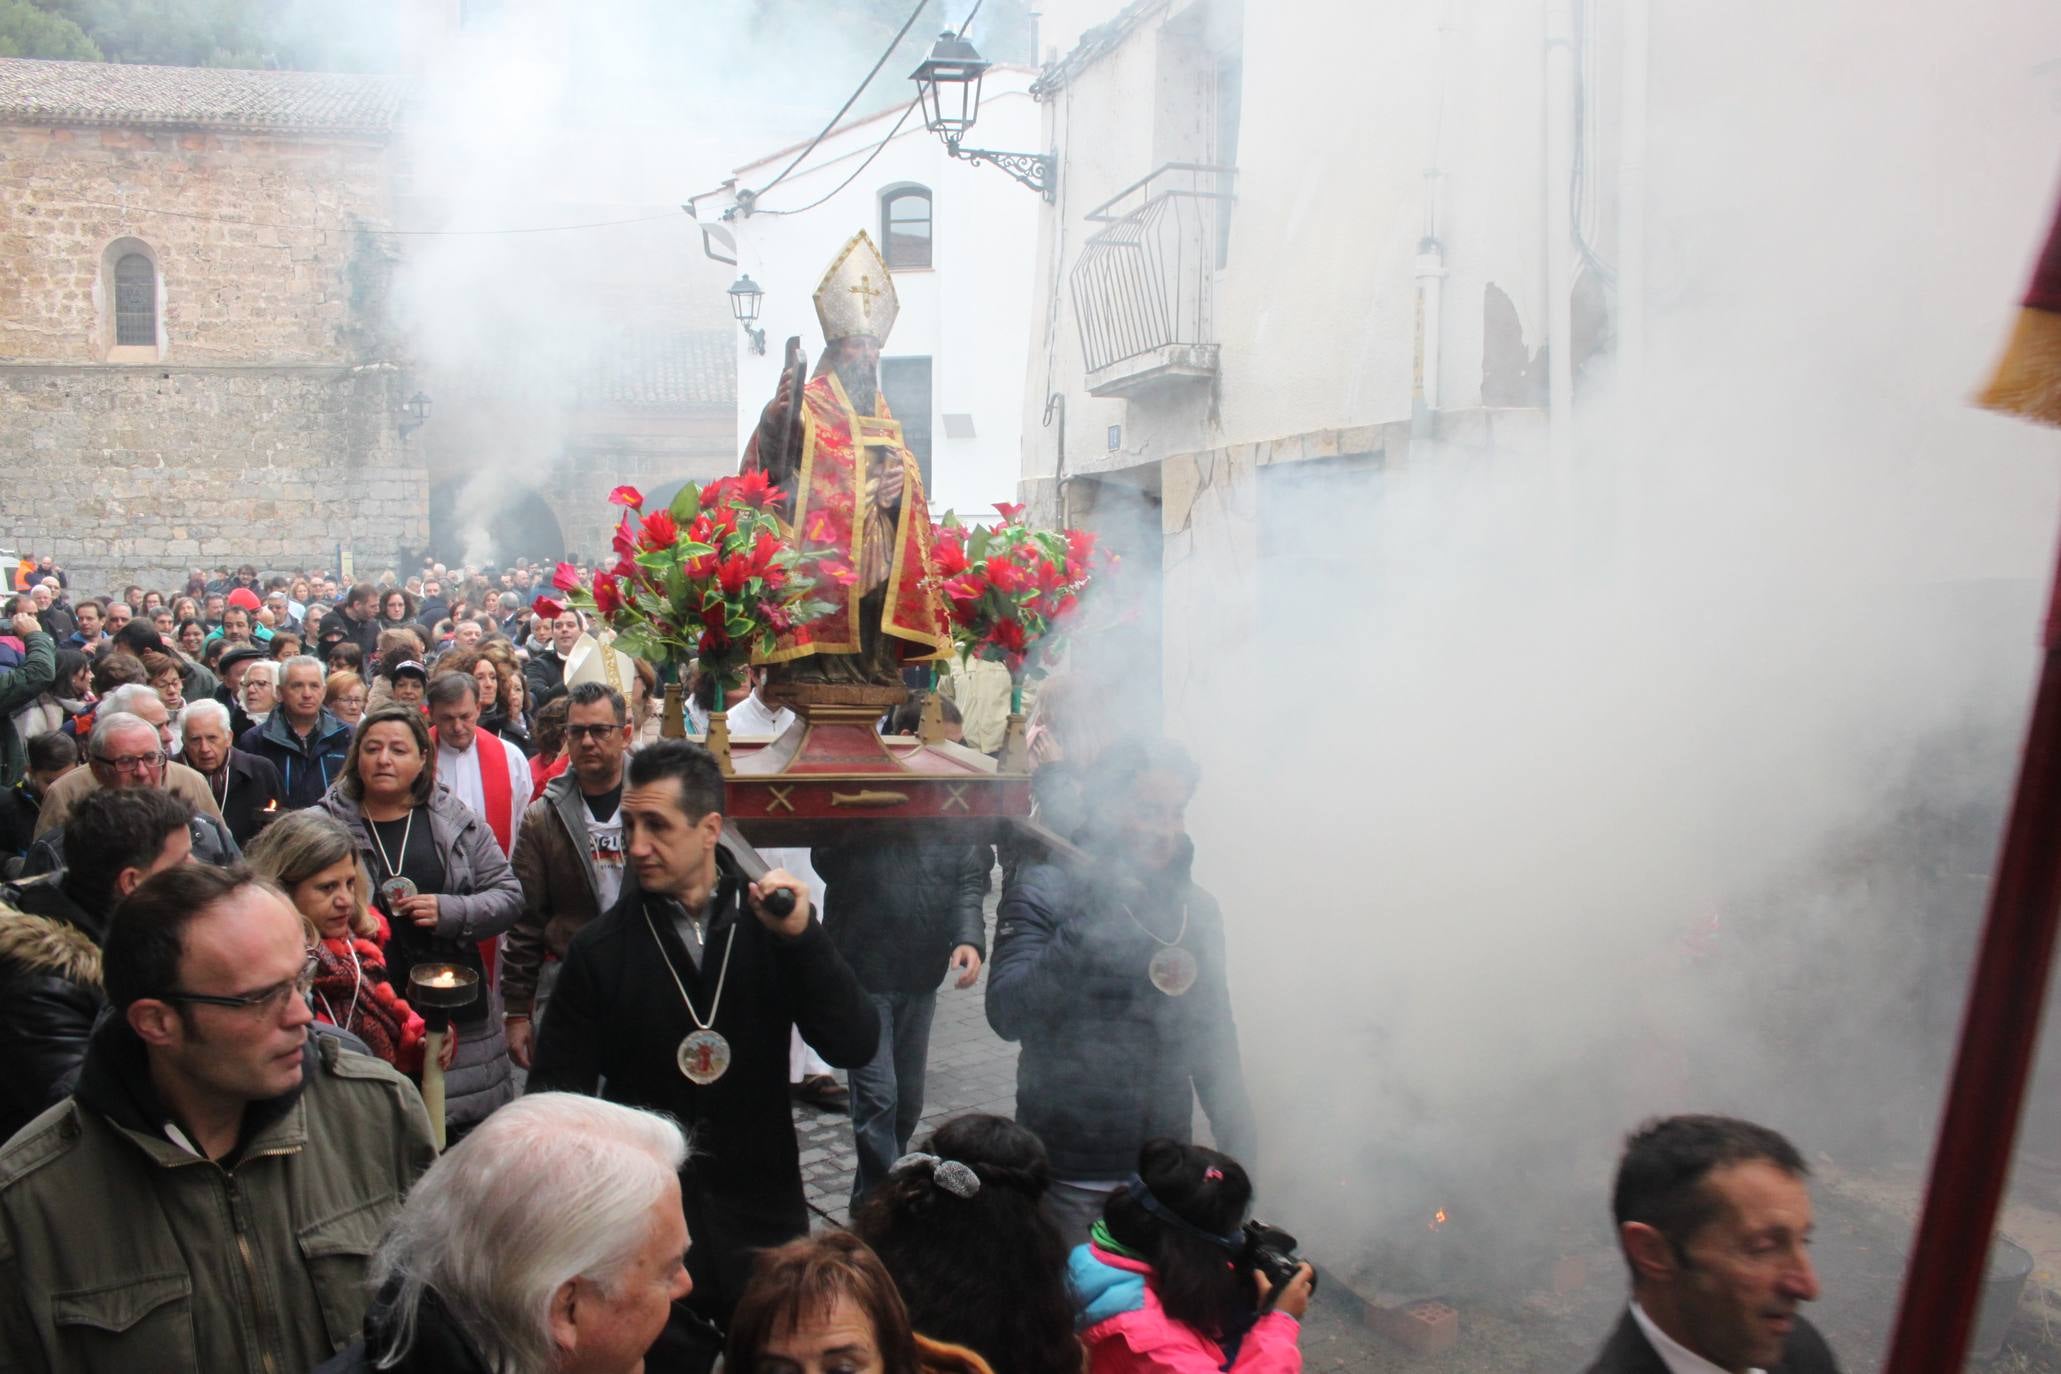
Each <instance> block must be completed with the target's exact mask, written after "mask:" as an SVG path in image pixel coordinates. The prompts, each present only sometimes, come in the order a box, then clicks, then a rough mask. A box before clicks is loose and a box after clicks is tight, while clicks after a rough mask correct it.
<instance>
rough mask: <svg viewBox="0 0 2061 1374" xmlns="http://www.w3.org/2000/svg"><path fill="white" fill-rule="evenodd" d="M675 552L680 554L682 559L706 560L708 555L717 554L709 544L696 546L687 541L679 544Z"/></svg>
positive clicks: (674, 548)
mask: <svg viewBox="0 0 2061 1374" xmlns="http://www.w3.org/2000/svg"><path fill="white" fill-rule="evenodd" d="M673 551H674V552H675V553H677V554H679V555H680V557H681V558H682V559H689V558H706V557H708V555H710V554H712V553H714V552H715V550H714V549H713V548H711V547H710V546H709V545H707V544H696V543H693V542H691V541H689V540H685V539H682V540H681V541H680V542H679V543H678V544H676V545H674V547H673Z"/></svg>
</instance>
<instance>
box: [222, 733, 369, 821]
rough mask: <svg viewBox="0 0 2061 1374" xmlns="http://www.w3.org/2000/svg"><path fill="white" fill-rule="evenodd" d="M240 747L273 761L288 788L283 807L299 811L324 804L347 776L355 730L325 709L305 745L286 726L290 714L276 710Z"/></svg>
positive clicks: (243, 737)
mask: <svg viewBox="0 0 2061 1374" xmlns="http://www.w3.org/2000/svg"><path fill="white" fill-rule="evenodd" d="M236 747H237V748H238V749H241V750H242V751H243V752H244V753H246V754H256V755H257V756H258V757H259V758H261V759H267V760H269V761H270V762H271V764H272V766H273V767H274V768H277V769H278V770H279V780H280V781H281V782H282V783H284V784H285V786H286V799H285V801H284V802H282V803H281V804H282V805H283V806H285V807H286V809H287V810H289V811H298V810H300V809H301V808H302V807H304V806H313V805H314V804H315V803H316V802H318V801H321V800H322V798H323V796H324V795H325V794H327V793H328V791H329V784H330V783H332V782H335V781H336V775H337V774H339V773H341V772H343V765H344V755H346V754H348V753H349V752H350V750H351V727H350V726H348V725H346V724H344V723H343V722H342V721H340V720H338V719H337V718H336V717H335V716H334V715H332V714H330V712H329V711H328V709H327V708H324V710H323V712H322V714H321V715H319V716H317V717H315V728H314V729H312V730H310V731H309V732H308V738H307V739H306V740H305V741H303V740H300V739H297V738H295V736H294V733H293V727H291V726H290V725H288V724H287V723H286V712H285V711H284V710H282V709H277V708H275V709H274V710H273V712H272V714H271V715H269V716H266V717H265V722H264V724H262V725H253V726H251V728H250V729H248V730H246V731H244V732H243V734H242V735H241V736H239V737H238V739H237V741H236Z"/></svg>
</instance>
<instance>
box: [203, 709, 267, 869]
mask: <svg viewBox="0 0 2061 1374" xmlns="http://www.w3.org/2000/svg"><path fill="white" fill-rule="evenodd" d="M179 730H180V735H181V738H183V739H184V740H185V743H186V748H185V752H183V753H182V754H180V756H179V757H180V759H181V760H182V761H183V762H184V763H185V764H186V766H187V767H188V768H191V769H192V770H193V771H194V772H196V773H198V774H200V776H201V778H202V779H203V780H205V781H206V783H207V785H208V791H209V792H211V793H213V794H214V798H215V805H217V806H219V807H221V808H222V823H223V824H224V825H226V826H228V827H229V833H230V835H232V836H233V837H235V840H236V843H237V846H238V847H239V848H241V847H242V846H244V845H247V844H249V843H250V842H251V841H252V840H254V839H256V838H257V835H258V832H259V831H260V830H262V829H264V828H265V826H266V824H267V823H268V822H269V821H270V820H271V818H272V817H274V816H277V815H278V814H279V812H280V808H281V807H282V806H283V805H285V799H286V784H285V783H284V782H282V781H280V778H279V770H278V769H277V768H275V767H273V766H272V761H271V760H270V759H267V758H261V757H259V756H258V755H256V754H247V753H245V752H244V751H243V750H241V749H238V748H236V747H235V746H234V745H232V744H231V743H230V742H229V739H230V736H229V708H228V707H226V706H224V705H223V704H222V703H221V702H219V701H196V702H191V703H189V704H188V705H187V707H186V710H185V711H184V712H183V713H182V714H181V715H180V717H179Z"/></svg>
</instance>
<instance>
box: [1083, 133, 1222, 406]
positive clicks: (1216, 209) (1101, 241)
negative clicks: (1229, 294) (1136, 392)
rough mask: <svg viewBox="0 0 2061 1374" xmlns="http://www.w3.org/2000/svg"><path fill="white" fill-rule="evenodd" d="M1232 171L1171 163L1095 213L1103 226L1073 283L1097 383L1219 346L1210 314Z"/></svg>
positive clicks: (1094, 219) (1085, 350) (1088, 245)
mask: <svg viewBox="0 0 2061 1374" xmlns="http://www.w3.org/2000/svg"><path fill="white" fill-rule="evenodd" d="M1236 175H1237V172H1236V169H1235V168H1231V167H1218V166H1212V165H1210V164H1207V163H1200V162H1169V163H1166V164H1164V165H1163V166H1161V167H1159V168H1157V169H1155V170H1154V171H1153V172H1151V173H1150V174H1148V175H1147V176H1145V177H1144V178H1143V179H1141V180H1139V181H1135V182H1133V183H1132V184H1131V185H1129V186H1126V187H1125V188H1124V189H1123V190H1121V191H1119V192H1117V193H1116V194H1115V195H1114V196H1112V197H1110V198H1109V199H1108V200H1107V201H1105V202H1104V203H1103V204H1101V205H1099V206H1097V207H1096V208H1095V209H1093V210H1091V211H1089V212H1088V215H1087V219H1088V221H1089V222H1090V223H1094V224H1100V225H1102V226H1103V228H1101V229H1100V230H1098V231H1097V232H1096V233H1095V234H1094V235H1093V236H1092V237H1091V238H1089V239H1088V241H1087V243H1086V244H1085V245H1084V246H1083V247H1082V249H1081V256H1080V260H1079V261H1078V262H1076V263H1075V264H1074V268H1073V273H1072V276H1071V277H1070V279H1069V280H1070V284H1071V286H1072V289H1073V305H1074V318H1075V320H1076V321H1077V322H1078V324H1079V327H1080V333H1081V353H1082V356H1083V358H1084V359H1085V361H1086V364H1087V370H1088V372H1089V374H1090V375H1091V376H1092V375H1093V374H1094V373H1097V372H1100V371H1102V370H1104V369H1106V368H1111V367H1115V366H1117V365H1119V364H1122V363H1127V362H1131V361H1133V360H1135V359H1140V358H1144V357H1146V356H1148V355H1152V354H1156V353H1161V352H1163V351H1165V350H1168V349H1171V348H1178V347H1185V346H1192V345H1207V344H1211V343H1213V342H1214V341H1215V339H1214V335H1213V333H1212V324H1211V319H1210V307H1211V296H1212V294H1213V293H1212V277H1213V276H1214V274H1215V271H1216V268H1217V266H1218V265H1219V264H1218V259H1217V245H1218V241H1219V236H1220V235H1221V234H1222V233H1223V231H1224V227H1225V225H1224V221H1225V211H1226V210H1228V208H1229V206H1230V203H1231V200H1232V193H1231V183H1232V179H1233V178H1234V177H1235V176H1236Z"/></svg>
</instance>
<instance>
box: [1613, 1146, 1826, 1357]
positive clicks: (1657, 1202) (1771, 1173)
mask: <svg viewBox="0 0 2061 1374" xmlns="http://www.w3.org/2000/svg"><path fill="white" fill-rule="evenodd" d="M1809 1174H1810V1168H1809V1166H1808V1165H1806V1164H1805V1163H1804V1161H1803V1156H1802V1155H1801V1154H1799V1153H1798V1152H1797V1149H1796V1147H1795V1146H1794V1145H1791V1144H1790V1143H1789V1142H1788V1141H1787V1140H1785V1139H1783V1138H1782V1137H1781V1136H1780V1135H1778V1134H1777V1133H1776V1132H1774V1131H1771V1130H1769V1129H1768V1128H1767V1127H1765V1126H1756V1125H1754V1124H1753V1123H1752V1122H1750V1121H1738V1120H1734V1119H1732V1118H1730V1117H1722V1116H1676V1117H1669V1118H1667V1119H1666V1120H1662V1121H1650V1122H1648V1123H1646V1125H1644V1126H1642V1127H1640V1128H1639V1130H1638V1131H1637V1132H1635V1133H1634V1134H1633V1135H1632V1137H1631V1139H1630V1140H1629V1141H1627V1142H1626V1144H1625V1152H1624V1159H1623V1160H1622V1161H1621V1162H1620V1163H1619V1164H1618V1168H1617V1186H1616V1188H1615V1190H1614V1193H1613V1196H1612V1199H1611V1210H1612V1212H1613V1213H1614V1215H1615V1217H1616V1220H1617V1238H1618V1244H1619V1245H1620V1246H1621V1247H1622V1248H1623V1250H1624V1256H1625V1263H1626V1264H1627V1265H1628V1266H1629V1267H1630V1268H1631V1275H1632V1300H1631V1305H1630V1308H1629V1310H1627V1311H1626V1313H1625V1315H1624V1317H1623V1319H1622V1320H1620V1321H1619V1322H1618V1324H1617V1329H1616V1330H1615V1331H1613V1332H1612V1333H1611V1336H1610V1340H1609V1341H1608V1342H1607V1343H1606V1344H1605V1345H1604V1347H1603V1350H1602V1353H1601V1354H1599V1355H1598V1356H1597V1357H1596V1361H1595V1363H1594V1364H1591V1365H1590V1366H1589V1369H1588V1374H1706V1372H1708V1374H1719V1372H1722V1374H1748V1371H1764V1374H1838V1370H1839V1364H1838V1361H1836V1360H1835V1359H1834V1358H1833V1357H1832V1351H1831V1349H1830V1347H1828V1346H1827V1345H1826V1344H1825V1338H1824V1337H1823V1336H1820V1335H1819V1334H1818V1332H1817V1328H1815V1327H1813V1326H1812V1325H1811V1324H1810V1323H1809V1322H1807V1321H1805V1320H1804V1319H1803V1316H1802V1315H1801V1314H1800V1313H1799V1312H1798V1310H1797V1309H1798V1308H1799V1307H1800V1306H1801V1305H1802V1304H1804V1303H1807V1302H1813V1301H1815V1300H1816V1299H1817V1296H1818V1275H1817V1271H1816V1270H1815V1269H1814V1268H1813V1267H1812V1265H1811V1257H1810V1250H1809V1248H1808V1247H1809V1244H1810V1234H1811V1197H1810V1188H1809V1185H1808V1183H1807V1182H1806V1180H1807V1179H1808V1177H1809Z"/></svg>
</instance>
